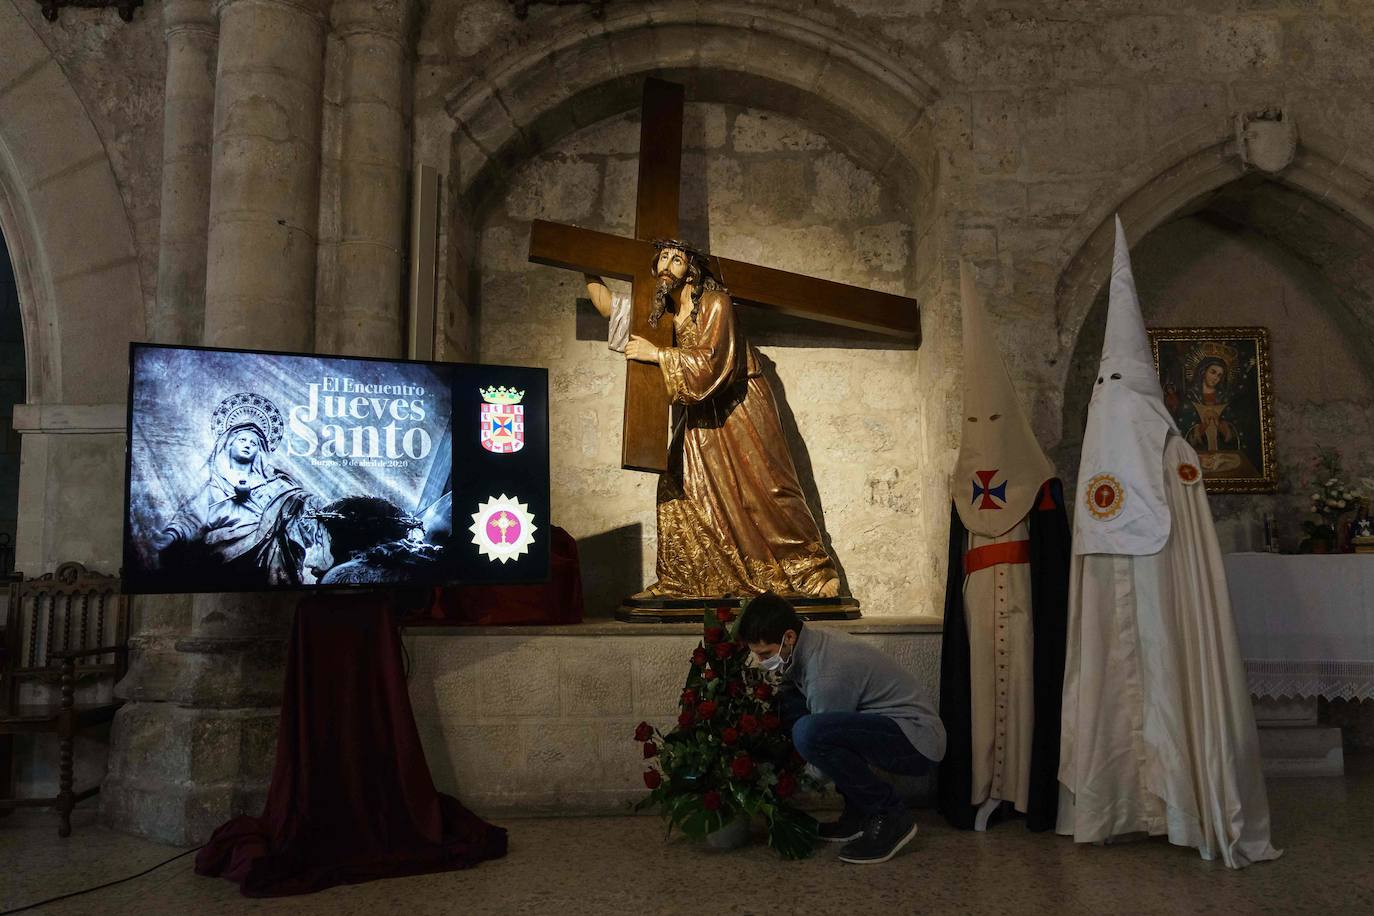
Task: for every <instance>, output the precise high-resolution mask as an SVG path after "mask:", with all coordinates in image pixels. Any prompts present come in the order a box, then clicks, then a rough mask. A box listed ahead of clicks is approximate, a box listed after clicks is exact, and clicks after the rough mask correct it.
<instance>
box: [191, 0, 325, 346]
mask: <svg viewBox="0 0 1374 916" xmlns="http://www.w3.org/2000/svg"><path fill="white" fill-rule="evenodd" d="M327 3H328V0H221V2H220V6H219V19H220V33H219V68H218V73H217V76H216V86H215V145H214V165H213V169H212V175H211V186H210V235H209V253H208V259H207V270H206V284H205V285H206V292H205V343H206V344H209V345H214V346H229V347H235V346H246V347H254V346H257V347H271V348H273V349H278V350H310V349H313V348H312V344H313V343H314V302H315V247H316V239H317V237H318V231H317V230H318V223H319V191H320V106H321V95H320V92H321V86H322V83H323V79H324V12H325V9H326V7H327Z"/></svg>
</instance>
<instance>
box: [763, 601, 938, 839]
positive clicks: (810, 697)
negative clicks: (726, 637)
mask: <svg viewBox="0 0 1374 916" xmlns="http://www.w3.org/2000/svg"><path fill="white" fill-rule="evenodd" d="M737 634H738V636H739V639H740V641H741V642H743V643H744V644H745V645H747V646H748V647H749V650H750V651H751V652H753V653H754V656H755V657H756V658H757V659H758V663H759V665H760V666H761V667H763V668H764V669H765V670H767V671H773V672H780V673H781V674H782V678H783V687H782V690H781V692H780V698H781V699H780V702H781V705H782V710H783V717H784V721H785V722H786V723H787V724H788V725H790V727H791V732H792V743H793V744H795V745H796V748H797V752H798V753H800V754H801V755H802V757H804V758H805V759H806V762H807V763H809V764H811V765H812V766H814V767H815V768H816V769H817V770H819V771H820V772H821V773H823V774H824V775H825V776H826V777H827V778H829V779H830V780H832V781H833V782H834V783H835V788H836V790H837V791H838V792H839V793H840V795H842V796H843V797H844V813H843V814H842V815H841V816H840V819H839V820H838V821H835V822H834V823H829V824H822V825H821V828H820V835H821V838H822V839H825V840H829V841H831V842H836V843H839V842H843V843H845V846H844V847H843V848H842V849H841V850H840V859H841V860H842V861H845V862H853V863H856V864H876V863H878V862H886V861H887V860H888V859H890V858H892V857H893V856H894V855H896V854H897V852H898V851H899V850H901V848H902V847H903V846H905V845H906V844H907V843H909V842H911V839H912V838H913V837H914V836H916V818H915V816H914V815H913V814H912V813H911V812H910V811H908V810H907V809H906V807H905V806H904V805H903V804H902V802H901V801H900V799H898V797H897V793H896V792H895V791H894V790H893V788H892V786H891V784H889V783H888V782H886V781H885V780H883V779H881V778H879V777H878V776H877V775H876V774H875V773H874V772H873V770H872V767H878V768H880V769H883V770H887V771H888V772H891V773H900V774H904V775H911V776H919V775H921V774H923V773H925V772H927V771H929V770H930V769H931V768H932V767H934V766H935V764H936V763H938V762H939V760H940V758H942V757H943V756H944V755H945V729H944V726H943V725H942V724H941V722H940V717H939V715H938V714H937V713H936V712H935V709H934V707H933V706H932V705H931V702H930V698H929V697H928V696H927V695H926V691H925V690H924V689H923V688H922V687H921V685H920V683H919V682H918V681H917V680H916V678H915V677H913V676H912V675H911V674H909V673H908V672H906V671H905V670H903V669H902V668H901V667H900V666H899V665H898V664H897V663H896V662H894V661H893V660H892V659H891V658H889V657H888V656H887V655H885V654H883V653H882V652H881V651H879V650H878V649H876V648H874V647H873V646H871V645H869V644H868V643H866V642H864V641H863V640H860V639H858V638H856V637H854V636H851V635H849V634H848V633H842V632H839V631H836V630H833V629H822V628H820V627H817V626H809V627H808V626H805V625H804V624H803V621H802V619H801V618H800V617H798V616H797V612H796V611H795V610H794V609H793V607H792V605H791V604H789V603H788V602H787V600H786V599H784V598H781V597H779V596H777V595H775V594H772V593H771V592H765V593H764V594H762V595H759V596H758V597H757V598H755V599H754V600H753V601H751V602H749V605H748V607H747V608H746V609H745V612H744V614H743V616H742V617H741V618H740V621H739V629H738V630H737ZM803 702H804V706H803Z"/></svg>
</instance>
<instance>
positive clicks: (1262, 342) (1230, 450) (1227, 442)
mask: <svg viewBox="0 0 1374 916" xmlns="http://www.w3.org/2000/svg"><path fill="white" fill-rule="evenodd" d="M1149 333H1150V349H1151V350H1152V351H1154V358H1155V371H1156V372H1157V373H1158V374H1159V384H1160V387H1161V388H1162V389H1163V390H1164V403H1165V405H1166V406H1167V407H1168V408H1169V413H1170V414H1171V415H1172V416H1173V418H1174V422H1175V423H1177V424H1178V429H1179V432H1180V433H1182V434H1183V436H1184V438H1185V439H1187V440H1188V443H1189V444H1190V445H1192V446H1193V447H1194V448H1195V449H1197V451H1198V459H1199V465H1200V467H1201V468H1202V480H1203V483H1204V485H1205V486H1206V487H1207V491H1208V492H1209V493H1273V492H1275V491H1276V490H1277V489H1278V485H1279V475H1278V465H1277V462H1276V460H1275V455H1274V397H1273V377H1272V374H1271V368H1270V362H1269V329H1268V328H1260V327H1239V328H1150V329H1149Z"/></svg>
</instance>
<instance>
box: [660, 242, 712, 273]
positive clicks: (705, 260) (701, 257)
mask: <svg viewBox="0 0 1374 916" xmlns="http://www.w3.org/2000/svg"><path fill="white" fill-rule="evenodd" d="M665 248H672V249H674V250H676V251H681V252H683V253H684V254H686V255H687V256H688V257H689V258H693V259H695V260H697V261H700V262H701V264H702V266H703V267H704V266H706V265H708V264H709V263H710V259H711V256H710V255H709V254H707V253H706V252H704V251H702V250H701V249H700V248H698V247H696V246H695V245H693V244H692V243H691V242H685V241H683V240H682V239H654V251H662V250H663V249H665Z"/></svg>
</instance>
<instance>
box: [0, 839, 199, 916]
mask: <svg viewBox="0 0 1374 916" xmlns="http://www.w3.org/2000/svg"><path fill="white" fill-rule="evenodd" d="M203 848H204V844H201V845H200V846H197V847H196V848H195V849H188V850H186V851H185V852H179V853H177V854H176V855H174V856H172V857H171V858H170V859H165V860H164V861H161V862H159V863H157V864H156V865H152V866H149V867H148V868H145V869H143V871H141V872H139V873H138V874H136V875H129V876H128V877H125V878H116V879H115V880H113V881H106V882H105V883H104V884H97V885H96V886H95V887H88V888H86V889H85V890H80V891H72V892H71V893H70V894H61V895H59V896H57V897H49V898H48V899H47V900H39V901H37V902H35V903H26V904H24V905H23V906H20V907H15V908H14V909H12V910H0V916H10V914H11V913H22V912H24V911H25V910H32V909H34V908H35V907H40V906H47V905H48V904H50V903H56V902H57V901H59V900H66V899H67V898H68V897H80V896H81V895H82V894H89V893H91V892H93V891H99V890H104V889H105V888H107V887H114V886H115V885H116V884H123V883H124V882H125V881H132V880H134V879H135V878H142V877H143V876H144V875H146V874H148V873H149V872H153V871H157V870H158V869H159V868H161V867H162V866H164V865H170V864H171V863H172V862H175V861H176V860H177V859H181V858H184V857H185V856H189V855H190V854H191V853H193V852H198V851H200V850H201V849H203Z"/></svg>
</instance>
